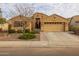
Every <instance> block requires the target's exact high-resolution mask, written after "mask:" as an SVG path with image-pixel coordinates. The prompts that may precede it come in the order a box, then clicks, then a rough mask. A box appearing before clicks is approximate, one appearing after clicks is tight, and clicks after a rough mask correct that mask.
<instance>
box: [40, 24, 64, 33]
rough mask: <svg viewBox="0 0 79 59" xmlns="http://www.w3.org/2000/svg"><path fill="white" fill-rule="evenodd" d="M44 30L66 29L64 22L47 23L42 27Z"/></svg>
mask: <svg viewBox="0 0 79 59" xmlns="http://www.w3.org/2000/svg"><path fill="white" fill-rule="evenodd" d="M42 30H43V31H46V32H47V31H64V25H63V24H46V25H43V27H42Z"/></svg>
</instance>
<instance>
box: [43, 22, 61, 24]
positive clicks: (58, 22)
mask: <svg viewBox="0 0 79 59" xmlns="http://www.w3.org/2000/svg"><path fill="white" fill-rule="evenodd" d="M44 24H62V22H44Z"/></svg>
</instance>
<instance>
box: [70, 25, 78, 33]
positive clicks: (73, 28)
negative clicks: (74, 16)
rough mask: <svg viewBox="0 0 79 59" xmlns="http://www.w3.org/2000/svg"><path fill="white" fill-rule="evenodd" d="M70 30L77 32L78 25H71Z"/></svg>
mask: <svg viewBox="0 0 79 59" xmlns="http://www.w3.org/2000/svg"><path fill="white" fill-rule="evenodd" d="M71 30H72V31H73V32H74V33H75V34H79V26H72V27H71Z"/></svg>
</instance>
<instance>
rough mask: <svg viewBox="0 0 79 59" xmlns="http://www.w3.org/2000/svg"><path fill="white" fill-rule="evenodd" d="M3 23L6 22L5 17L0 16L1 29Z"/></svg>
mask: <svg viewBox="0 0 79 59" xmlns="http://www.w3.org/2000/svg"><path fill="white" fill-rule="evenodd" d="M4 23H6V19H5V18H0V24H1V29H2V26H3V24H4Z"/></svg>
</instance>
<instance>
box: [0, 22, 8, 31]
mask: <svg viewBox="0 0 79 59" xmlns="http://www.w3.org/2000/svg"><path fill="white" fill-rule="evenodd" d="M0 30H1V31H7V30H8V23H4V24H0Z"/></svg>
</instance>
